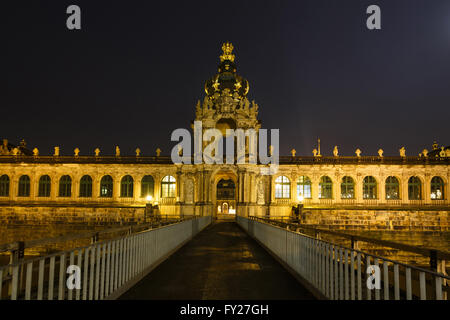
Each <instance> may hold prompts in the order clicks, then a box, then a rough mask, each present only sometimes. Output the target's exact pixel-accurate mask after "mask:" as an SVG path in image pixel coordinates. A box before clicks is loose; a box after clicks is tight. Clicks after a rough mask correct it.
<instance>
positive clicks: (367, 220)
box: [302, 209, 450, 231]
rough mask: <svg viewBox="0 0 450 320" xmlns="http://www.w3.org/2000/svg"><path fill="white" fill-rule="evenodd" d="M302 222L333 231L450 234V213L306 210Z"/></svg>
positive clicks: (431, 211) (443, 211) (427, 211)
mask: <svg viewBox="0 0 450 320" xmlns="http://www.w3.org/2000/svg"><path fill="white" fill-rule="evenodd" d="M302 218H303V219H302V222H303V223H305V224H310V225H317V226H320V227H328V228H332V229H338V230H339V229H341V230H345V229H354V228H357V229H358V228H359V229H367V230H440V231H449V230H450V211H449V210H436V211H433V210H390V211H387V210H362V209H355V210H350V209H304V210H303V214H302Z"/></svg>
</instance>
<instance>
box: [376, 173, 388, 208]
mask: <svg viewBox="0 0 450 320" xmlns="http://www.w3.org/2000/svg"><path fill="white" fill-rule="evenodd" d="M386 178H387V177H386V176H380V177H379V178H378V179H379V180H378V183H377V189H378V195H379V196H380V198H379V202H380V203H386Z"/></svg>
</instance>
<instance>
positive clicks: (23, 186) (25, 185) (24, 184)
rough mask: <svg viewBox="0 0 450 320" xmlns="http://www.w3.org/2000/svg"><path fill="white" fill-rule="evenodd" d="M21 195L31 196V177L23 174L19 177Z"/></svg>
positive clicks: (19, 194)
mask: <svg viewBox="0 0 450 320" xmlns="http://www.w3.org/2000/svg"><path fill="white" fill-rule="evenodd" d="M17 195H18V196H19V197H29V196H30V177H29V176H27V175H23V176H21V177H20V178H19V193H18V194H17Z"/></svg>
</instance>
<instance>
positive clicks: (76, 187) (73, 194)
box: [70, 174, 83, 201]
mask: <svg viewBox="0 0 450 320" xmlns="http://www.w3.org/2000/svg"><path fill="white" fill-rule="evenodd" d="M82 176H83V174H81V175H80V174H78V175H75V174H74V175H73V177H72V185H71V190H70V198H71V199H73V200H75V201H77V200H79V199H80V179H81V177H82Z"/></svg>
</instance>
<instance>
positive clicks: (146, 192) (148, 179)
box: [141, 176, 155, 198]
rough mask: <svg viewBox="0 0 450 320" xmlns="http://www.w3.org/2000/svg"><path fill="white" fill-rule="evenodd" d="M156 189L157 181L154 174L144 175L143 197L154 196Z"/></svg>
mask: <svg viewBox="0 0 450 320" xmlns="http://www.w3.org/2000/svg"><path fill="white" fill-rule="evenodd" d="M154 189H155V181H154V180H153V177H152V176H144V177H143V178H142V180H141V197H143V198H145V197H147V196H151V197H153V195H154Z"/></svg>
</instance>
